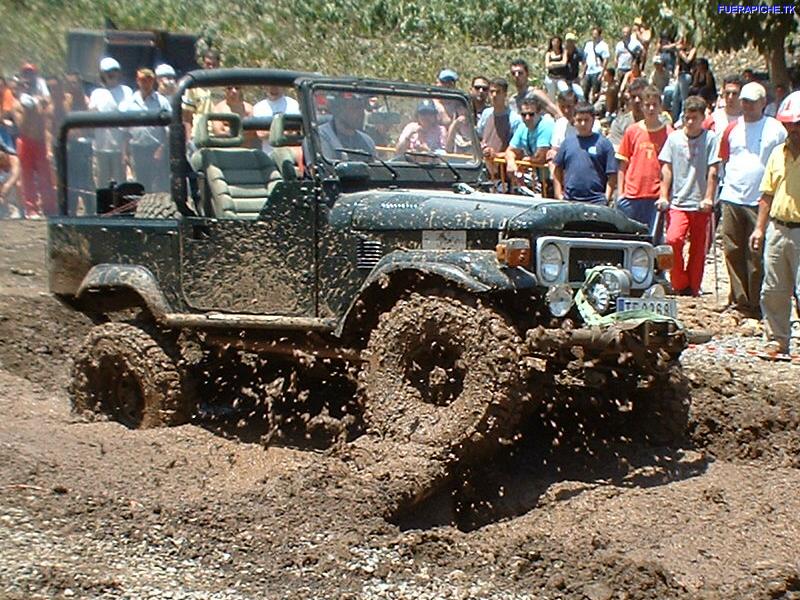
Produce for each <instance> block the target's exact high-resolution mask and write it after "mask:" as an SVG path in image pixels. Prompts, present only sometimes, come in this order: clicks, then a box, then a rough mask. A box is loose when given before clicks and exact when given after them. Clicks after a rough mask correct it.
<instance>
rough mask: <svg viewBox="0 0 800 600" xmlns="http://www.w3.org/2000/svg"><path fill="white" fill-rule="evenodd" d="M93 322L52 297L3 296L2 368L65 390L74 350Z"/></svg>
mask: <svg viewBox="0 0 800 600" xmlns="http://www.w3.org/2000/svg"><path fill="white" fill-rule="evenodd" d="M91 325H92V323H91V321H90V320H89V319H88V318H86V317H85V316H83V315H81V314H80V313H78V312H76V311H74V310H73V309H71V308H69V307H67V306H65V305H63V304H61V303H60V302H58V301H57V300H56V299H54V298H53V297H50V296H31V297H29V296H17V295H14V296H6V295H0V339H2V340H3V343H2V344H0V369H4V370H6V371H8V372H9V373H14V374H16V375H19V376H21V377H25V378H26V379H29V380H30V381H33V382H35V383H39V384H41V385H43V386H46V387H48V388H50V389H52V390H56V389H64V387H65V386H66V383H67V377H68V373H69V363H70V361H71V360H72V353H73V351H74V350H75V348H76V347H77V346H78V344H80V342H81V340H82V338H83V336H85V335H86V333H87V332H88V331H89V329H90V327H91Z"/></svg>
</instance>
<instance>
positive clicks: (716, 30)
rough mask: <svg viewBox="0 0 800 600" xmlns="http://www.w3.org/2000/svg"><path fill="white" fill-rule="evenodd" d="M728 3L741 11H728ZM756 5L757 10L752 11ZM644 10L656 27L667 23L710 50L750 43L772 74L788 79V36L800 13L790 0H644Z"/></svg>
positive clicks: (776, 78)
mask: <svg viewBox="0 0 800 600" xmlns="http://www.w3.org/2000/svg"><path fill="white" fill-rule="evenodd" d="M728 6H732V8H733V9H734V10H737V11H739V10H741V11H742V12H736V13H734V14H731V12H726V8H725V7H728ZM786 6H789V7H790V11H789V12H788V13H786V12H784V10H785V7H786ZM761 7H764V8H761ZM778 8H780V9H782V10H781V13H780V14H778V13H775V12H771V11H772V10H774V9H778ZM753 9H756V11H754V12H749V10H753ZM792 10H793V11H794V12H791V11H792ZM745 11H748V12H745ZM760 11H764V12H760ZM642 13H643V15H644V16H645V18H646V19H647V20H648V22H650V23H653V24H655V25H656V28H657V29H661V28H665V27H666V28H671V29H672V30H674V31H676V32H677V33H678V35H682V34H688V35H690V36H692V37H693V38H694V41H695V43H698V44H702V45H703V46H705V47H706V48H708V49H709V50H721V51H730V50H738V49H740V48H743V47H744V46H746V45H747V44H748V43H751V44H753V46H755V48H756V49H757V50H758V51H759V52H760V53H761V55H762V56H763V57H764V59H765V60H766V63H767V65H768V67H769V73H770V78H771V79H772V80H774V81H781V82H784V83H786V82H788V81H789V73H788V70H787V66H786V40H787V37H788V36H789V35H790V34H792V33H796V32H797V31H798V29H800V17H799V16H798V14H797V8H796V7H794V6H793V3H791V2H789V1H787V0H777V1H776V0H760V1H752V0H751V1H748V2H738V3H737V4H735V5H733V2H730V4H724V3H723V2H719V1H718V2H708V1H707V0H676V1H672V2H670V3H669V6H667V5H666V4H665V3H661V2H659V1H658V0H645V1H644V2H643V5H642Z"/></svg>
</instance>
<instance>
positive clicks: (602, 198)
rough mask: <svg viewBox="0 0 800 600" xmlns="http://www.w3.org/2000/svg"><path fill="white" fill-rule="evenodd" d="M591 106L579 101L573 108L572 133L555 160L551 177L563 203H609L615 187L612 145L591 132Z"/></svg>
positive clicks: (592, 111) (614, 161) (614, 159)
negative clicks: (558, 187) (557, 184)
mask: <svg viewBox="0 0 800 600" xmlns="http://www.w3.org/2000/svg"><path fill="white" fill-rule="evenodd" d="M593 124H594V107H593V106H592V105H591V104H588V103H586V102H582V103H581V104H579V105H578V107H577V108H576V109H575V122H574V125H575V132H576V133H575V134H573V135H567V137H566V138H565V139H564V142H563V143H562V144H561V147H560V148H559V149H558V154H556V158H555V171H554V173H553V176H554V177H555V178H556V179H557V180H558V182H559V183H560V184H561V189H562V190H564V194H563V196H564V199H565V200H577V201H580V202H591V203H592V204H609V203H610V201H611V195H612V193H613V191H614V189H615V188H616V186H617V159H616V157H615V156H614V146H612V145H611V142H610V141H608V139H606V138H605V137H604V136H602V135H601V134H599V133H593V132H592V125H593Z"/></svg>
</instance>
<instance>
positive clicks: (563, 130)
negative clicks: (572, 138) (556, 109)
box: [550, 117, 600, 150]
mask: <svg viewBox="0 0 800 600" xmlns="http://www.w3.org/2000/svg"><path fill="white" fill-rule="evenodd" d="M592 133H600V120H599V119H595V120H594V123H593V124H592ZM568 135H578V132H577V131H575V126H574V125H573V124H572V123H570V122H569V119H567V117H559V118H558V119H556V124H555V125H554V126H553V137H551V138H550V148H552V149H553V150H558V149H559V148H560V147H561V144H563V143H564V140H565V139H567V136H568Z"/></svg>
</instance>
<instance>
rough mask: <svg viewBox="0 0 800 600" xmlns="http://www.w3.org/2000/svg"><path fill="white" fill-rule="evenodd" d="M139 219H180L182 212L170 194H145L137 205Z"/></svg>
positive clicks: (136, 214) (136, 213)
mask: <svg viewBox="0 0 800 600" xmlns="http://www.w3.org/2000/svg"><path fill="white" fill-rule="evenodd" d="M134 217H135V218H137V219H180V218H181V211H179V210H178V207H177V205H176V204H175V202H174V201H173V200H172V195H171V194H170V193H169V192H157V193H153V194H145V195H144V196H142V197H141V198H140V199H139V201H138V202H137V203H136V212H135V213H134Z"/></svg>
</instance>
